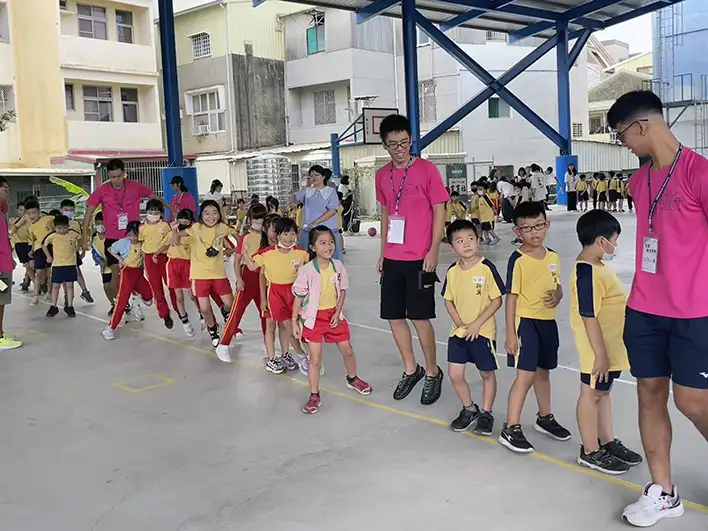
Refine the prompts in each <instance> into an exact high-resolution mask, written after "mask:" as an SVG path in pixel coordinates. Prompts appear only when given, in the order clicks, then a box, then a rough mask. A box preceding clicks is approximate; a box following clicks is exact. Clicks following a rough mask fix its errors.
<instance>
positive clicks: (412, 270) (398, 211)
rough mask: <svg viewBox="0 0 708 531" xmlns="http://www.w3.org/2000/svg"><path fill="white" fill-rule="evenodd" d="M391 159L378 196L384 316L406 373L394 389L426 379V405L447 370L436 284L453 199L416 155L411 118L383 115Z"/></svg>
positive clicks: (399, 393) (379, 177) (403, 392)
mask: <svg viewBox="0 0 708 531" xmlns="http://www.w3.org/2000/svg"><path fill="white" fill-rule="evenodd" d="M379 130H380V133H381V141H382V142H383V145H384V148H385V149H386V151H388V153H389V154H390V155H391V162H390V163H389V164H387V165H386V166H384V167H383V168H381V169H380V170H379V171H377V172H376V199H377V201H378V202H379V203H380V205H381V258H380V259H379V263H378V271H379V273H381V275H382V277H381V319H386V320H387V321H388V322H389V325H390V327H391V332H392V333H393V337H394V339H395V341H396V345H397V346H398V350H399V352H400V354H401V357H402V358H403V365H404V371H403V375H402V376H401V379H400V380H399V382H398V385H397V386H396V389H395V391H394V392H393V398H394V399H395V400H402V399H404V398H405V397H407V396H408V395H409V394H410V393H411V391H413V388H414V387H415V386H416V385H417V384H418V382H419V381H420V380H422V379H423V378H425V382H424V385H423V392H422V394H421V398H420V402H421V404H424V405H428V404H433V403H434V402H436V401H437V400H438V398H440V393H441V391H442V380H443V373H442V370H441V369H440V367H438V365H437V361H436V353H435V332H434V331H433V326H432V324H431V323H430V320H431V319H433V318H435V283H436V282H438V281H439V280H438V277H437V275H436V273H435V268H436V267H437V265H438V252H439V250H440V235H441V234H442V231H443V227H444V225H445V202H446V201H448V200H449V199H450V197H449V195H448V193H447V190H445V185H444V184H443V182H442V178H441V177H440V172H438V169H437V168H436V167H435V165H434V164H432V163H430V162H428V161H426V160H423V159H420V158H418V157H413V156H411V128H410V123H409V121H408V118H406V117H405V116H400V115H397V114H394V115H391V116H388V117H386V118H384V120H383V121H382V122H381V126H380V128H379ZM407 319H409V320H411V321H412V322H413V326H414V327H415V329H416V332H417V333H418V337H419V338H420V346H421V348H422V350H423V354H424V355H425V365H426V367H425V369H423V368H422V367H421V366H420V365H418V363H417V362H416V360H415V354H414V353H413V340H412V338H411V330H410V327H409V326H408V322H407Z"/></svg>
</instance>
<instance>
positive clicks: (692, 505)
mask: <svg viewBox="0 0 708 531" xmlns="http://www.w3.org/2000/svg"><path fill="white" fill-rule="evenodd" d="M20 296H21V297H22V296H23V295H20ZM25 298H29V297H25ZM40 302H43V303H44V304H47V303H45V302H44V301H40ZM76 313H77V314H78V315H81V316H83V317H87V318H89V319H93V320H95V321H101V322H104V323H106V322H108V321H106V320H104V319H101V318H99V317H96V316H93V315H89V314H86V313H83V312H76ZM128 330H131V331H132V332H135V333H137V334H140V335H143V336H146V337H151V338H153V339H157V340H159V341H162V342H164V343H169V344H170V345H174V346H177V347H181V348H185V349H187V350H192V351H194V352H200V353H202V354H206V355H207V356H209V357H216V353H215V352H214V351H213V350H207V349H203V348H200V347H197V346H195V345H190V344H189V343H183V342H181V341H176V340H174V339H169V338H167V337H163V336H159V335H157V334H152V333H150V332H144V331H143V330H139V329H134V328H128ZM232 363H234V364H236V365H239V366H241V367H246V368H249V369H254V370H257V371H259V372H262V371H263V365H262V364H256V363H250V362H247V361H243V360H238V359H236V360H233V361H232ZM274 376H278V377H279V378H281V379H284V380H288V381H291V382H294V383H296V384H298V385H301V386H303V387H309V383H308V382H307V381H305V380H302V379H300V378H296V377H294V376H288V375H286V374H279V375H274ZM119 383H123V382H119ZM114 385H115V384H114ZM130 392H133V391H132V390H131V391H130ZM320 392H324V393H327V394H329V395H333V396H337V397H339V398H343V399H345V400H349V401H351V402H356V403H358V404H362V405H364V406H367V407H370V408H373V409H377V410H379V411H385V412H387V413H393V414H394V415H398V416H400V417H406V418H409V419H412V420H418V421H421V422H427V423H428V424H434V425H436V426H441V427H443V428H446V429H449V427H450V423H449V422H448V421H445V420H441V419H436V418H434V417H428V416H427V415H421V414H419V413H413V412H411V411H405V410H403V409H398V408H395V407H391V406H387V405H385V404H379V403H378V402H374V401H372V400H369V399H364V398H361V397H359V396H354V395H351V394H347V393H343V392H341V391H336V390H334V389H329V388H327V387H320ZM463 434H464V435H466V436H468V437H471V438H473V439H477V440H479V441H483V442H485V443H487V444H494V445H498V444H499V443H498V442H497V440H496V439H494V438H490V437H485V436H483V435H477V434H476V433H472V432H463ZM500 449H501V448H500ZM504 451H507V450H504ZM528 455H529V457H533V458H536V459H539V460H541V461H545V462H546V463H550V464H552V465H556V466H558V467H561V468H564V469H566V470H570V471H573V472H578V473H580V474H584V475H586V476H591V477H593V478H596V479H599V480H601V481H604V482H606V483H612V484H613V485H618V486H620V487H626V488H628V489H630V490H633V491H636V492H642V491H643V490H644V486H643V485H638V484H636V483H632V482H631V481H627V480H624V479H619V478H618V477H616V476H609V475H606V474H602V473H601V472H596V471H594V470H590V469H589V468H584V467H581V466H579V465H576V464H574V463H571V462H567V461H562V460H560V459H556V458H555V457H551V456H549V455H546V454H542V453H539V452H534V453H532V454H528ZM682 501H683V504H684V506H686V507H687V508H689V509H694V510H696V511H699V512H701V513H704V514H708V506H706V505H701V504H700V503H696V502H692V501H688V500H686V499H684V500H682Z"/></svg>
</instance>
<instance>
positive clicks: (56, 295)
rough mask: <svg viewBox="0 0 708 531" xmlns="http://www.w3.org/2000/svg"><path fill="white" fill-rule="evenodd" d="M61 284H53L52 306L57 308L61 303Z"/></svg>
mask: <svg viewBox="0 0 708 531" xmlns="http://www.w3.org/2000/svg"><path fill="white" fill-rule="evenodd" d="M60 289H61V284H52V306H56V305H57V303H58V301H59V290H60Z"/></svg>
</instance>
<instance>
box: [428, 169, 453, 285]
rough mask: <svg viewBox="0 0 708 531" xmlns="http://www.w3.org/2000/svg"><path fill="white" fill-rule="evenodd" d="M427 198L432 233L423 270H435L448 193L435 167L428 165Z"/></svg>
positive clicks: (448, 198)
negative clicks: (431, 213)
mask: <svg viewBox="0 0 708 531" xmlns="http://www.w3.org/2000/svg"><path fill="white" fill-rule="evenodd" d="M427 174H428V186H427V192H428V199H429V200H430V204H431V205H432V207H433V234H432V235H431V238H430V239H431V241H430V251H428V254H427V255H425V260H424V261H423V270H425V271H428V272H430V271H435V268H436V267H437V266H438V255H439V253H440V235H441V234H442V231H443V228H444V227H445V203H446V202H447V201H449V200H450V195H449V194H448V193H447V190H446V189H445V185H444V184H443V180H442V177H441V176H440V172H439V171H438V169H437V167H436V166H434V165H432V164H431V165H430V166H428V169H427Z"/></svg>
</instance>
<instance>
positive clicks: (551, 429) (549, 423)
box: [533, 413, 570, 441]
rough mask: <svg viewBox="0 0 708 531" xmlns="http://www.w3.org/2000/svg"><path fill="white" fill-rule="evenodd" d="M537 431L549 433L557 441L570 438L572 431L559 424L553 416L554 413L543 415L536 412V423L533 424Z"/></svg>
mask: <svg viewBox="0 0 708 531" xmlns="http://www.w3.org/2000/svg"><path fill="white" fill-rule="evenodd" d="M533 427H534V428H535V429H536V431H537V432H539V433H543V434H545V435H548V436H549V437H550V438H551V439H555V440H556V441H568V440H570V432H569V431H568V430H566V429H565V428H564V427H563V426H561V425H560V424H558V421H557V420H556V418H555V417H554V416H553V413H550V414H548V415H546V416H545V417H542V416H541V414H540V413H537V414H536V424H534V425H533Z"/></svg>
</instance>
